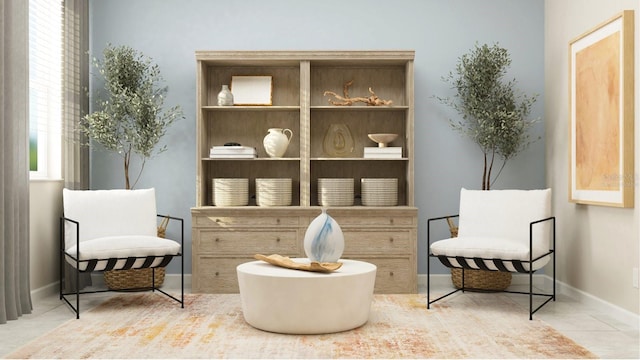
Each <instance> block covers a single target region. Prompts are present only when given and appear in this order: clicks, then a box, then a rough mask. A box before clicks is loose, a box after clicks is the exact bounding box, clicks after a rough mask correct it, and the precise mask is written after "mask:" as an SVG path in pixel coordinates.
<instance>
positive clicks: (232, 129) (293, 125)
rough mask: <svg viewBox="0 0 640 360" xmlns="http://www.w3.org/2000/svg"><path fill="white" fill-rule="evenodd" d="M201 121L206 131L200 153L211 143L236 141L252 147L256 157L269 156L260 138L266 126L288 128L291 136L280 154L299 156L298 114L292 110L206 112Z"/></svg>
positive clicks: (202, 154)
mask: <svg viewBox="0 0 640 360" xmlns="http://www.w3.org/2000/svg"><path fill="white" fill-rule="evenodd" d="M205 115H206V119H205V121H204V123H203V127H204V129H203V130H204V132H205V134H206V136H205V138H204V139H203V147H202V148H201V149H200V151H201V154H200V155H201V157H203V158H206V157H208V155H209V149H210V148H211V147H212V146H221V145H224V144H225V143H228V142H236V143H239V144H242V145H243V146H250V147H255V148H256V150H257V151H258V158H269V155H268V154H267V152H266V151H265V149H264V145H263V144H262V141H263V139H264V137H265V136H266V135H267V133H268V130H269V129H270V128H283V129H291V131H292V132H293V136H292V138H291V142H290V143H289V146H288V147H287V151H286V152H285V153H284V157H289V158H298V157H300V114H299V113H298V112H294V111H266V112H263V111H259V112H256V111H241V112H235V111H221V112H207V113H206V114H205Z"/></svg>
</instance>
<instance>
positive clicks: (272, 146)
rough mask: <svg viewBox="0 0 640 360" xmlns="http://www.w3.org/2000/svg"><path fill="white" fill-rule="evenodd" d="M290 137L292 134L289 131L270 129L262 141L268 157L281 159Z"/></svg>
mask: <svg viewBox="0 0 640 360" xmlns="http://www.w3.org/2000/svg"><path fill="white" fill-rule="evenodd" d="M287 134H289V136H287ZM292 137H293V132H292V131H291V130H290V129H280V128H271V129H269V130H268V133H267V135H266V136H265V137H264V140H263V141H262V144H263V145H264V150H265V151H266V152H267V154H268V155H269V156H270V157H274V158H279V157H282V156H283V155H284V153H285V152H286V151H287V147H289V143H290V142H291V138H292Z"/></svg>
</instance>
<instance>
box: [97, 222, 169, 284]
mask: <svg viewBox="0 0 640 360" xmlns="http://www.w3.org/2000/svg"><path fill="white" fill-rule="evenodd" d="M168 225H169V218H168V217H165V218H163V219H162V221H161V222H160V225H158V237H161V238H164V237H165V234H166V231H167V226H168ZM155 269H156V270H155V272H154V271H153V269H152V268H144V269H129V270H108V271H104V272H103V274H104V282H105V283H106V284H107V287H108V288H109V289H111V290H124V289H135V288H150V287H151V286H152V285H153V284H152V283H151V273H153V274H154V279H155V281H154V282H155V285H156V287H157V286H160V285H162V283H164V276H165V273H166V270H165V268H164V267H157V268H155Z"/></svg>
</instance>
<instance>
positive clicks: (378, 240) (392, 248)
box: [343, 229, 413, 255]
mask: <svg viewBox="0 0 640 360" xmlns="http://www.w3.org/2000/svg"><path fill="white" fill-rule="evenodd" d="M343 234H344V254H345V255H350V254H383V255H384V254H411V253H412V252H413V247H412V241H411V231H410V230H401V231H364V230H358V231H355V230H354V231H349V230H348V229H347V230H345V231H343Z"/></svg>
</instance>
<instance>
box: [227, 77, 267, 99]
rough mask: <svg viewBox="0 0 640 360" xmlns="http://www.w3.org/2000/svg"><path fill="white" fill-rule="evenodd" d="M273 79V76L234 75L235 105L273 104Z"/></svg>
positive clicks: (233, 92)
mask: <svg viewBox="0 0 640 360" xmlns="http://www.w3.org/2000/svg"><path fill="white" fill-rule="evenodd" d="M272 80H273V79H272V77H271V76H232V77H231V93H232V94H233V103H234V105H271V104H272V103H271V101H272V100H271V95H272V94H271V93H272V91H273V83H272Z"/></svg>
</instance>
